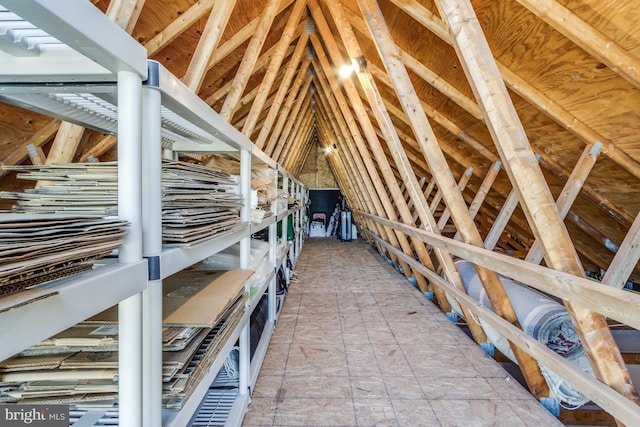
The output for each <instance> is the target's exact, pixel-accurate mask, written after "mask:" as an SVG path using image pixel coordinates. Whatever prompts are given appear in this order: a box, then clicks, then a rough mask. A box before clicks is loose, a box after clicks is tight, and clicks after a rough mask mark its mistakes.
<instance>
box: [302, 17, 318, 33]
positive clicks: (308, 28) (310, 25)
mask: <svg viewBox="0 0 640 427" xmlns="http://www.w3.org/2000/svg"><path fill="white" fill-rule="evenodd" d="M304 32H305V34H309V35H311V34H313V33H315V32H316V24H315V22H313V19H311V18H307V19H306V21H304Z"/></svg>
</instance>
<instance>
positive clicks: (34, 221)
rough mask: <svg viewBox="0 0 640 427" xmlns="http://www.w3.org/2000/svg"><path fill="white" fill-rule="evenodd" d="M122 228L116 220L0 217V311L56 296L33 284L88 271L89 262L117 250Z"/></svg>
mask: <svg viewBox="0 0 640 427" xmlns="http://www.w3.org/2000/svg"><path fill="white" fill-rule="evenodd" d="M127 225H128V223H127V222H126V221H122V220H119V219H117V218H100V217H86V216H68V215H65V216H60V215H39V214H33V215H27V214H4V215H0V260H1V261H0V312H1V311H4V310H8V309H10V308H13V307H16V306H19V305H23V304H26V303H28V302H31V301H34V300H36V299H40V298H45V297H47V296H50V295H52V294H55V289H41V288H33V286H35V285H39V284H42V283H45V282H48V281H51V280H53V279H58V278H61V277H65V276H69V275H73V274H77V273H79V272H82V271H86V270H90V269H91V268H92V264H91V263H90V262H89V261H90V260H94V259H97V258H102V257H104V256H106V255H108V254H110V253H111V252H112V251H113V250H114V249H116V248H117V247H118V246H120V244H121V243H122V238H123V236H124V234H125V233H126V227H127ZM27 288H31V289H28V290H27V291H23V290H25V289H27ZM19 291H23V292H19ZM18 292H19V293H18Z"/></svg>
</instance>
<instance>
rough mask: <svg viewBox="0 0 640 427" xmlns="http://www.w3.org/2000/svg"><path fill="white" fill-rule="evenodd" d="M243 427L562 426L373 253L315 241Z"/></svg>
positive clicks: (359, 245)
mask: <svg viewBox="0 0 640 427" xmlns="http://www.w3.org/2000/svg"><path fill="white" fill-rule="evenodd" d="M295 270H296V272H297V279H298V281H299V283H294V284H292V285H291V287H290V292H289V294H288V296H287V298H286V300H285V303H284V307H283V309H282V313H281V316H280V320H279V322H278V325H277V327H276V331H275V333H274V336H273V338H272V340H271V344H270V346H269V349H268V351H267V355H266V358H265V361H264V364H263V366H262V370H261V371H260V376H259V378H258V381H257V383H256V387H255V389H254V391H253V394H252V399H251V403H250V405H249V411H248V413H247V414H246V417H245V419H244V424H243V425H244V426H247V427H249V426H304V425H306V426H464V427H469V426H509V427H516V426H542V425H544V426H545V427H551V426H561V425H562V423H560V422H559V421H558V420H557V419H556V418H555V417H553V416H552V415H551V414H550V413H549V412H548V411H547V410H546V409H544V408H543V407H542V406H540V405H539V404H538V403H537V401H536V400H535V399H534V398H533V397H532V396H531V395H530V394H529V393H528V392H527V391H526V390H525V389H524V388H522V387H521V386H520V384H518V383H517V382H516V381H515V380H514V379H513V378H511V377H510V376H509V375H508V374H507V373H506V372H505V371H504V370H503V369H502V368H501V367H500V366H499V365H498V364H497V363H496V362H494V361H493V359H491V358H490V357H488V356H487V355H486V354H485V353H484V352H483V351H482V350H481V349H480V348H479V347H478V346H476V345H475V344H474V343H473V341H471V340H470V339H469V338H468V337H467V336H466V335H465V334H464V333H463V332H462V331H461V330H460V329H458V327H456V326H455V325H454V324H453V323H451V322H450V321H449V320H448V319H447V318H446V316H445V315H444V314H443V313H442V312H441V311H440V310H439V309H438V308H437V307H436V306H434V305H433V304H432V303H431V302H429V301H428V300H427V299H426V298H425V297H424V296H423V295H422V294H421V293H420V292H419V291H418V290H417V289H416V288H414V287H412V286H411V285H410V284H409V282H408V281H407V280H406V279H405V278H404V276H402V275H401V274H399V273H398V272H397V271H395V270H394V269H393V268H392V267H391V266H389V265H388V264H387V263H386V261H385V260H384V259H382V258H381V257H380V256H379V255H378V254H377V253H376V252H375V251H374V250H373V249H372V248H371V247H370V246H368V245H367V244H366V243H365V242H362V241H357V242H355V241H354V242H340V241H338V240H336V239H333V238H326V239H325V238H310V239H307V240H306V241H305V245H304V248H303V251H302V254H301V256H300V260H299V262H298V264H297V265H296V269H295Z"/></svg>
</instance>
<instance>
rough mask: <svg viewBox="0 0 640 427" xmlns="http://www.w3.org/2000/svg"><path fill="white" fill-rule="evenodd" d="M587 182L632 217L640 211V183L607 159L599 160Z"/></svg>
mask: <svg viewBox="0 0 640 427" xmlns="http://www.w3.org/2000/svg"><path fill="white" fill-rule="evenodd" d="M587 182H588V183H589V184H591V186H592V187H593V188H595V189H596V191H598V192H599V193H600V194H602V195H603V196H605V197H606V198H607V199H609V200H611V201H612V202H613V203H614V204H616V205H618V206H619V207H621V208H623V210H624V211H625V212H627V213H628V214H629V215H631V216H632V217H635V216H636V215H637V214H638V212H639V211H640V183H639V182H638V180H637V179H635V177H633V176H631V174H629V172H627V171H626V170H624V169H622V168H620V167H619V166H617V165H616V164H615V163H614V162H613V161H611V160H610V159H608V158H607V157H605V156H600V157H599V158H598V161H597V162H596V164H595V166H594V167H593V170H592V171H591V173H590V174H589V178H588V179H587Z"/></svg>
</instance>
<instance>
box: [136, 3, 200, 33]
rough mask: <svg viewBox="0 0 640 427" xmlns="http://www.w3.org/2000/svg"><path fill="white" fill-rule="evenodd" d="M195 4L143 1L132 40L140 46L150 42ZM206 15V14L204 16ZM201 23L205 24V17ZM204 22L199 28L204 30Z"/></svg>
mask: <svg viewBox="0 0 640 427" xmlns="http://www.w3.org/2000/svg"><path fill="white" fill-rule="evenodd" d="M195 3H196V0H172V1H170V2H164V1H163V2H154V1H149V2H146V1H145V4H144V7H143V8H142V11H141V12H140V17H139V18H138V22H137V23H136V26H135V28H134V29H133V35H134V38H136V40H138V42H140V43H142V44H144V43H145V42H147V41H149V40H151V39H152V38H153V37H154V36H155V35H156V34H158V33H159V32H160V31H162V30H163V29H164V28H166V27H167V26H168V25H169V24H171V23H172V22H173V21H175V20H176V19H179V18H180V15H182V14H183V13H184V12H186V11H187V10H189V8H190V7H191V6H192V5H193V4H195ZM208 15H209V14H208V13H207V14H206V16H208ZM203 21H204V22H206V17H205V18H203ZM204 22H202V23H201V28H204Z"/></svg>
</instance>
